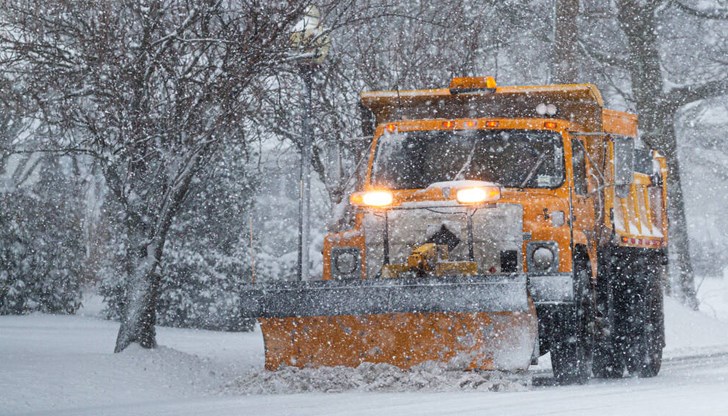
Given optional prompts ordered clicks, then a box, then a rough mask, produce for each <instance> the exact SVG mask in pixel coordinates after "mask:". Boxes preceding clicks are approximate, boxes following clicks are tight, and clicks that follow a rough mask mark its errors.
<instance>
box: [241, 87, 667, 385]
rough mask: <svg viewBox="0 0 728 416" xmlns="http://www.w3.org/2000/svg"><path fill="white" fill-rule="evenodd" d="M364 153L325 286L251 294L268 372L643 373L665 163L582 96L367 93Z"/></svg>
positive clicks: (657, 294) (655, 316)
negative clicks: (390, 368)
mask: <svg viewBox="0 0 728 416" xmlns="http://www.w3.org/2000/svg"><path fill="white" fill-rule="evenodd" d="M361 102H362V104H363V105H364V107H365V108H367V109H368V110H369V111H370V112H371V116H372V117H371V118H372V122H373V123H372V126H373V127H374V130H373V140H372V143H371V152H370V155H369V159H368V169H367V172H366V177H365V179H364V181H363V185H362V188H361V191H359V192H356V193H354V194H352V195H351V196H350V204H351V209H350V210H349V214H350V215H349V216H348V218H347V219H346V220H347V223H348V227H349V228H348V229H345V230H342V231H341V232H337V233H332V234H329V235H327V236H326V238H325V241H324V250H323V258H324V274H323V279H322V280H321V281H307V282H288V283H281V284H275V285H267V286H265V287H261V288H257V289H256V292H255V293H254V294H253V293H252V292H251V294H249V295H248V303H249V309H253V310H254V311H255V312H254V313H255V314H256V315H257V316H258V317H259V320H260V322H261V329H262V332H263V336H264V341H265V347H266V367H267V368H268V369H272V370H274V369H277V368H279V367H281V366H298V367H305V366H313V367H316V366H335V365H344V366H357V365H359V364H361V363H363V362H374V363H389V364H393V365H396V366H399V367H401V368H409V367H412V366H414V365H417V364H421V363H423V362H427V361H436V362H441V363H444V364H446V365H448V366H451V367H453V368H462V369H470V370H507V371H519V370H525V369H527V368H528V366H529V365H530V364H531V363H532V362H533V360H534V359H537V358H538V357H539V356H540V355H542V354H545V353H547V352H550V353H551V359H552V364H553V369H554V376H555V377H556V379H557V381H559V382H562V383H572V382H583V381H584V380H586V379H587V378H589V377H591V376H595V377H620V376H622V375H623V373H624V372H625V370H626V371H628V372H630V373H632V374H637V375H640V376H645V377H649V376H654V375H656V374H657V373H658V371H659V369H660V362H661V357H662V348H663V346H664V329H663V312H662V311H663V308H662V292H661V290H660V279H661V274H662V270H663V265H664V264H665V262H666V258H667V257H666V247H667V227H668V223H667V215H666V195H667V194H666V192H667V191H666V189H667V188H666V172H667V169H666V163H665V160H664V158H663V157H662V156H660V154H659V153H658V152H657V151H654V150H651V149H647V148H644V147H640V146H639V144H640V143H639V140H638V139H637V135H638V132H637V117H636V116H635V115H633V114H629V113H625V112H620V111H614V110H609V109H606V108H604V104H603V101H602V97H601V94H600V93H599V90H598V89H597V88H596V87H595V86H594V85H590V84H575V85H546V86H506V87H500V86H497V85H496V83H495V80H494V79H493V78H491V77H472V78H455V79H453V80H452V82H451V83H450V86H449V88H441V89H427V90H412V91H376V92H365V93H362V95H361Z"/></svg>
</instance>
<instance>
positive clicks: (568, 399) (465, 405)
mask: <svg viewBox="0 0 728 416" xmlns="http://www.w3.org/2000/svg"><path fill="white" fill-rule="evenodd" d="M727 289H728V282H721V284H720V285H718V286H716V287H715V288H714V290H715V293H717V294H720V293H723V292H728V290H727ZM721 296H722V295H721ZM714 306H715V305H714ZM712 310H716V311H721V310H723V311H725V310H728V309H726V308H722V309H721V307H720V305H717V307H715V308H711V311H712ZM666 312H667V316H666V325H667V342H668V347H667V349H666V351H665V355H666V361H665V363H664V366H663V371H662V372H661V373H660V375H659V376H658V377H656V378H653V379H638V378H630V379H622V380H592V381H591V382H590V383H589V384H588V385H585V386H569V387H555V386H550V385H549V384H550V383H549V374H548V370H547V368H546V369H544V368H540V369H539V368H537V369H535V370H534V372H533V374H534V382H533V385H532V386H528V387H525V388H524V387H521V386H516V388H506V389H505V390H506V391H499V392H489V391H468V390H467V389H459V390H458V389H452V390H454V391H450V390H448V391H444V392H442V391H438V392H432V391H424V390H418V389H407V388H404V389H402V388H401V387H395V388H392V387H391V386H389V387H387V388H385V389H384V390H385V391H369V390H371V389H362V388H354V389H353V390H347V391H344V392H340V393H312V392H306V393H295V394H293V393H284V394H246V393H245V392H246V391H250V390H245V389H242V388H240V386H241V384H240V380H241V379H242V380H247V381H249V380H250V379H251V378H250V375H251V374H260V368H261V367H262V364H263V345H262V340H261V336H260V332H255V333H247V334H236V333H219V332H210V331H195V330H183V329H170V328H159V335H158V339H159V343H160V345H163V347H160V348H158V349H156V350H152V351H147V350H142V349H140V348H134V347H132V348H130V349H128V350H127V351H125V352H124V353H121V354H113V353H111V349H112V348H113V345H114V339H115V336H116V330H117V329H118V324H116V323H113V322H108V321H102V320H99V319H97V318H94V317H89V316H48V315H31V316H21V317H8V316H4V317H0V415H18V414H23V415H24V414H41V415H74V416H75V415H94V416H96V415H154V416H160V415H175V416H185V415H202V414H206V415H223V416H225V415H316V416H323V415H387V414H396V415H398V416H406V415H438V416H442V415H456V414H457V415H534V414H538V415H548V414H558V415H577V414H578V415H587V416H588V415H612V414H614V415H620V416H624V415H631V414H638V415H640V416H647V415H660V416H666V415H685V414H690V415H693V414H695V415H721V416H724V415H726V414H728V320H726V316H725V314H722V313H713V312H710V315H712V316H709V315H707V314H704V313H698V312H693V311H688V310H685V309H684V308H682V307H681V306H679V305H678V304H677V303H676V302H674V301H672V300H668V302H667V311H666ZM544 367H547V366H544ZM254 380H255V379H254ZM273 381H274V382H275V380H273ZM331 384H332V385H335V384H336V382H332V383H331ZM278 387H279V388H277V389H276V390H277V391H279V392H280V391H283V392H286V391H288V390H287V389H288V387H286V386H278ZM262 390H263V391H268V390H266V389H262ZM401 390H405V391H401ZM430 390H431V389H430ZM436 390H442V389H441V388H438V389H436ZM291 391H295V390H291Z"/></svg>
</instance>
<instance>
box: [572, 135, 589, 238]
mask: <svg viewBox="0 0 728 416" xmlns="http://www.w3.org/2000/svg"><path fill="white" fill-rule="evenodd" d="M587 159H588V158H587V157H586V150H585V147H584V143H583V142H582V141H581V140H580V139H578V138H575V139H572V140H571V167H572V171H573V179H574V180H573V184H572V192H571V195H572V208H573V221H574V240H575V241H574V243H575V244H584V245H586V246H587V248H591V247H590V244H591V243H592V238H593V230H594V198H592V195H593V193H589V179H588V178H589V176H588V174H589V169H590V167H589V166H588V165H589V164H588V160H587Z"/></svg>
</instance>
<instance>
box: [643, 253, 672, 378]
mask: <svg viewBox="0 0 728 416" xmlns="http://www.w3.org/2000/svg"><path fill="white" fill-rule="evenodd" d="M655 257H656V256H650V262H649V264H647V268H646V270H647V273H648V280H647V287H646V289H647V290H646V296H645V298H646V303H647V314H646V315H647V320H646V321H645V326H644V328H643V329H644V335H643V344H642V347H643V348H642V351H641V358H642V360H641V363H640V365H639V366H638V368H637V369H636V370H637V371H636V372H637V375H638V376H640V377H655V376H656V375H657V374H658V373H659V372H660V367H661V366H662V348H663V347H664V346H665V314H664V303H663V295H662V282H661V279H660V278H661V276H662V268H661V267H660V264H659V263H658V261H657V260H656V259H655Z"/></svg>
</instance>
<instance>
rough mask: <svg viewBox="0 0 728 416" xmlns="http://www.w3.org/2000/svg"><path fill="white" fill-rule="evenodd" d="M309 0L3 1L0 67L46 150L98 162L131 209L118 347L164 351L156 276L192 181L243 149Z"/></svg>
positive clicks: (0, 5) (0, 8)
mask: <svg viewBox="0 0 728 416" xmlns="http://www.w3.org/2000/svg"><path fill="white" fill-rule="evenodd" d="M305 3H306V2H305V1H296V0H288V1H281V2H267V1H258V0H254V1H252V2H251V1H242V2H237V1H220V0H208V1H201V2H190V1H184V0H161V1H153V0H148V1H147V0H142V1H128V2H126V1H125V2H95V1H74V2H67V1H62V0H50V1H49V0H2V1H1V2H0V21H1V22H2V25H1V27H2V29H0V66H2V67H3V68H4V70H5V71H7V72H8V73H9V74H11V77H12V79H13V81H14V82H15V84H16V85H18V86H19V88H21V89H22V90H23V94H24V96H27V97H32V98H33V103H34V105H36V106H37V108H38V111H36V112H35V113H34V114H33V115H34V116H35V117H36V118H37V120H38V123H40V125H41V126H42V128H43V129H44V130H45V131H46V132H47V137H49V139H48V140H47V142H48V143H47V144H48V146H51V147H53V148H55V149H66V150H73V151H79V152H85V153H88V154H90V155H92V156H93V157H95V158H96V159H97V160H98V162H99V164H100V166H101V168H102V171H103V175H104V177H105V180H106V185H107V187H108V188H109V190H110V194H111V195H112V196H113V197H114V198H115V199H116V200H117V202H118V203H119V204H120V206H122V207H123V216H124V218H123V223H124V229H125V234H126V235H125V239H124V244H125V252H126V256H125V263H126V264H125V274H126V276H122V278H125V279H126V280H127V282H128V286H127V293H126V303H125V305H124V314H123V317H122V322H121V327H120V330H119V335H118V338H117V343H116V349H115V350H116V351H117V352H118V351H122V350H123V349H125V348H126V347H127V346H128V345H130V344H131V343H138V344H140V345H141V346H143V347H146V348H151V347H154V346H155V345H156V339H155V328H154V325H155V320H156V315H155V313H156V312H155V307H156V304H157V299H158V298H159V293H158V291H159V287H160V275H159V267H160V262H161V260H162V256H163V253H164V245H165V241H166V239H167V235H168V232H169V229H170V225H171V224H172V221H173V219H174V218H175V216H176V215H177V214H178V213H179V212H180V209H181V208H182V207H183V202H184V201H185V199H186V197H187V195H188V193H189V192H190V186H191V182H192V180H193V178H195V176H196V174H197V173H198V171H199V170H200V168H201V167H202V166H203V165H204V164H205V163H207V161H209V160H210V158H212V157H214V155H216V154H217V152H219V151H221V150H222V149H223V148H224V147H225V146H226V143H228V142H229V141H238V142H239V141H241V140H243V137H244V135H243V133H242V123H241V118H242V117H243V116H244V114H246V113H247V111H249V109H250V107H251V106H252V104H253V103H254V101H255V99H254V98H253V97H251V96H250V94H249V86H250V84H251V82H252V81H253V80H254V79H259V78H260V77H264V76H266V75H270V74H272V73H273V72H274V69H275V68H276V67H277V66H278V65H280V63H281V62H284V61H286V60H288V59H295V57H293V58H292V57H291V55H290V54H288V53H287V51H286V45H287V42H288V36H289V34H290V27H291V25H292V23H293V22H294V21H295V20H296V19H297V18H298V16H300V14H301V12H302V10H303V8H304V7H305V6H306V4H305Z"/></svg>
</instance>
